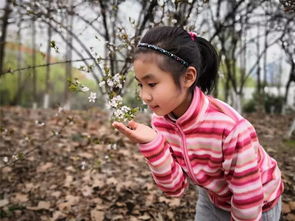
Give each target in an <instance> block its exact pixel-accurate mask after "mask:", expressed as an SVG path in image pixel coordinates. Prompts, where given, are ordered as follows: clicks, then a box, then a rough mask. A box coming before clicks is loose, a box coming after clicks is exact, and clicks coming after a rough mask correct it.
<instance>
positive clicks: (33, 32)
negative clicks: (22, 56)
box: [32, 16, 37, 109]
mask: <svg viewBox="0 0 295 221" xmlns="http://www.w3.org/2000/svg"><path fill="white" fill-rule="evenodd" d="M35 25H36V24H35V16H34V17H33V18H32V51H33V52H32V74H33V109H36V108H37V73H36V26H35Z"/></svg>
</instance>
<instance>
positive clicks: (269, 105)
mask: <svg viewBox="0 0 295 221" xmlns="http://www.w3.org/2000/svg"><path fill="white" fill-rule="evenodd" d="M257 96H258V95H257V93H255V94H254V96H253V99H251V100H249V101H247V102H246V103H245V104H244V105H243V111H244V112H245V113H253V112H255V111H256V110H257V105H258V104H257V102H259V99H258V97H257ZM283 105H284V97H282V96H275V95H272V94H265V95H264V110H265V112H266V113H281V112H282V108H283Z"/></svg>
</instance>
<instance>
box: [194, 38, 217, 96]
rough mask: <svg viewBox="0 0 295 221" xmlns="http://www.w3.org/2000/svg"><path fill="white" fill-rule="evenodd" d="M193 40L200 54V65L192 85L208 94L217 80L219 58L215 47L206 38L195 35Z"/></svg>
mask: <svg viewBox="0 0 295 221" xmlns="http://www.w3.org/2000/svg"><path fill="white" fill-rule="evenodd" d="M195 42H196V43H197V45H198V48H199V50H200V54H201V67H200V68H199V70H198V79H197V81H196V82H195V85H194V86H198V87H199V88H200V89H201V90H202V91H203V92H204V93H206V94H209V93H210V92H211V91H212V90H213V88H214V86H215V84H216V81H217V75H218V67H219V58H218V55H217V52H216V50H215V48H214V47H213V46H212V44H211V43H210V42H208V41H207V40H206V39H204V38H201V37H197V38H196V39H195Z"/></svg>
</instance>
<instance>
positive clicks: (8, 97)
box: [0, 42, 103, 108]
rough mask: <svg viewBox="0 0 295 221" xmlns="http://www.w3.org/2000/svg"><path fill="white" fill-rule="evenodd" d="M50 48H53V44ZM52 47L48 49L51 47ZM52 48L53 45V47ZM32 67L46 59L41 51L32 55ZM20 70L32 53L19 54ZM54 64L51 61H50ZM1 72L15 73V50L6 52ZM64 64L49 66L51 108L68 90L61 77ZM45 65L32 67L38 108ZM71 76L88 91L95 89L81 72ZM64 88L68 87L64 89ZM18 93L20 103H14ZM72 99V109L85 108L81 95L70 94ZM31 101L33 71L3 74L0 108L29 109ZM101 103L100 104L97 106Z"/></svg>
mask: <svg viewBox="0 0 295 221" xmlns="http://www.w3.org/2000/svg"><path fill="white" fill-rule="evenodd" d="M51 43H52V42H51ZM53 46H54V45H53ZM53 46H52V47H53ZM55 48H56V45H55ZM35 53H36V54H35V56H36V65H40V64H46V57H45V56H44V54H43V53H41V52H35ZM22 57H23V62H22V65H21V66H22V67H30V66H32V53H23V54H22ZM52 60H53V61H51V62H56V60H55V61H54V58H52ZM4 64H5V68H4V70H16V69H17V51H14V50H10V49H6V57H5V62H4ZM65 65H66V64H55V65H51V66H50V81H49V93H50V102H51V104H52V106H56V105H58V104H61V103H63V102H64V101H63V98H64V91H65V88H66V87H68V83H66V77H65V69H66V68H65ZM46 68H47V67H46V66H43V67H36V82H37V83H36V85H37V103H38V106H42V104H43V97H44V94H45V92H46V91H45V89H46ZM72 77H73V78H79V80H80V81H81V82H83V84H84V85H86V86H87V87H89V88H90V89H92V90H97V86H96V84H95V81H94V80H93V79H91V78H87V77H86V76H85V75H84V74H82V72H80V71H79V70H77V69H75V68H73V69H72ZM19 78H21V90H20V92H18V82H19ZM67 89H68V88H67ZM18 94H21V100H20V101H19V102H18V103H17V96H18ZM72 95H74V96H75V99H73V101H74V103H73V106H75V107H76V108H81V107H83V106H86V105H89V103H88V99H87V97H85V96H86V95H85V94H72ZM32 102H33V69H32V68H30V69H26V70H22V71H20V72H13V73H7V74H5V75H4V76H2V77H1V78H0V105H14V104H19V105H21V106H25V107H30V106H31V104H32ZM99 104H100V105H102V104H103V101H101V102H100V103H99Z"/></svg>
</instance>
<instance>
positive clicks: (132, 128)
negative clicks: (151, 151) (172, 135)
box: [112, 120, 157, 144]
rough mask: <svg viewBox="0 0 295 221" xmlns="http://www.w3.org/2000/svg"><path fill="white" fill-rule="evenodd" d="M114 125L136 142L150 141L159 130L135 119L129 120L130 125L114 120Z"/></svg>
mask: <svg viewBox="0 0 295 221" xmlns="http://www.w3.org/2000/svg"><path fill="white" fill-rule="evenodd" d="M112 125H113V127H115V128H117V129H118V130H119V131H120V132H121V133H122V134H124V135H125V136H126V137H128V138H129V139H130V140H131V141H133V142H135V143H140V144H144V143H149V142H151V141H152V140H154V139H155V138H156V136H157V132H156V131H155V130H153V129H152V128H150V127H148V126H146V125H144V124H140V123H137V122H135V121H133V120H132V121H129V122H128V127H126V126H125V125H124V124H123V123H119V122H114V123H113V124H112Z"/></svg>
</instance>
